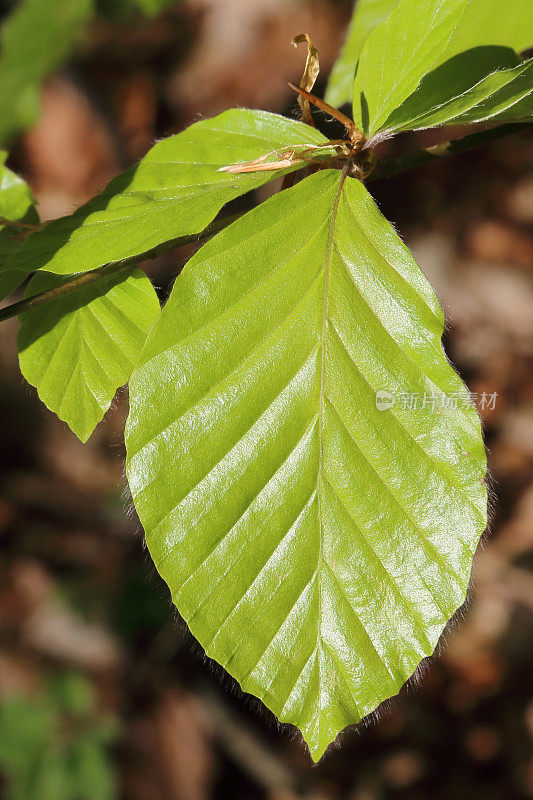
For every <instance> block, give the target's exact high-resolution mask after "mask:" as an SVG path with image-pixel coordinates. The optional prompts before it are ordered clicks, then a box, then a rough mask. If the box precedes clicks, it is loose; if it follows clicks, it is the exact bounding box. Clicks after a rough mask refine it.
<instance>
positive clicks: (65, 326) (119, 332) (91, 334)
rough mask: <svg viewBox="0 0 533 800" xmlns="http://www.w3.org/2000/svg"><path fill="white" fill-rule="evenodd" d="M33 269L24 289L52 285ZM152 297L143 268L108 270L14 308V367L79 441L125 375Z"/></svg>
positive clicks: (155, 305)
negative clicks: (60, 293) (18, 310)
mask: <svg viewBox="0 0 533 800" xmlns="http://www.w3.org/2000/svg"><path fill="white" fill-rule="evenodd" d="M63 281H64V278H60V277H59V276H57V275H51V274H50V273H46V272H38V273H37V274H36V275H35V276H34V277H33V278H32V280H31V281H30V283H29V285H28V292H27V294H28V295H33V294H37V293H38V292H43V291H46V290H48V289H52V288H54V287H55V286H58V285H59V284H61V283H62V282H63ZM158 316H159V301H158V299H157V295H156V293H155V291H154V288H153V286H152V284H151V283H150V281H149V280H148V278H147V277H146V275H144V274H143V273H142V272H141V271H140V270H138V269H135V270H134V271H133V272H132V273H131V274H130V275H127V276H125V275H124V274H122V275H119V276H116V275H115V276H113V277H110V278H108V279H106V280H103V281H101V282H100V283H97V284H92V285H90V286H86V287H85V288H83V289H80V290H79V291H77V292H73V293H72V294H68V295H65V296H64V297H62V298H59V299H56V300H53V301H50V302H49V303H46V304H45V305H43V306H40V307H38V308H34V309H30V310H28V311H26V312H24V314H21V316H20V331H19V336H18V341H17V344H18V351H19V361H20V369H21V371H22V374H23V375H24V377H25V378H26V380H27V381H29V383H31V384H32V385H33V386H35V387H36V389H37V392H38V394H39V397H40V398H41V400H42V401H43V403H45V405H47V406H48V408H49V409H50V410H51V411H55V413H56V414H57V415H58V417H59V418H60V419H62V420H64V422H66V423H67V424H68V425H69V426H70V427H71V428H72V430H73V431H74V433H75V434H76V436H78V438H79V439H81V441H82V442H85V441H86V440H87V439H88V438H89V436H90V435H91V433H92V432H93V430H94V428H95V427H96V425H97V424H98V423H99V422H100V420H101V419H102V417H103V416H104V414H105V412H106V411H107V409H108V408H109V406H110V404H111V401H112V400H113V397H114V395H115V392H116V390H117V388H118V387H119V386H123V385H124V384H125V383H127V382H128V380H129V377H130V375H131V372H132V370H133V368H134V366H135V364H136V363H137V360H138V357H139V354H140V352H141V350H142V347H143V344H144V342H145V339H146V336H147V334H148V331H149V330H150V328H151V327H152V325H153V324H154V322H155V321H156V319H157V317H158Z"/></svg>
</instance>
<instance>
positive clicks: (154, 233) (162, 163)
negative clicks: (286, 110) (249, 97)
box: [10, 109, 327, 274]
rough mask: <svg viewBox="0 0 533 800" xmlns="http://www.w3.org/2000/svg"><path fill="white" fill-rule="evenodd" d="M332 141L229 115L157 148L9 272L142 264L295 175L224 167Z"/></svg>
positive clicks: (53, 226)
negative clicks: (241, 199) (239, 202)
mask: <svg viewBox="0 0 533 800" xmlns="http://www.w3.org/2000/svg"><path fill="white" fill-rule="evenodd" d="M326 143H327V139H326V138H325V137H324V136H323V135H322V134H321V133H319V132H318V131H317V130H315V129H314V128H310V127H309V126H308V125H304V124H303V123H301V122H297V121H295V120H289V119H286V118H285V117H281V116H278V115H277V114H269V113H268V112H266V111H250V110H247V109H233V110H231V111H225V112H224V113H223V114H220V115H219V116H217V117H214V118H213V119H208V120H203V121H201V122H197V123H195V124H194V125H191V126H190V128H187V129H186V130H184V131H182V132H181V133H178V134H176V135H175V136H170V137H169V138H168V139H164V140H163V141H161V142H158V143H157V144H156V145H155V146H154V147H153V148H152V149H151V150H150V152H149V153H148V154H147V155H146V156H145V157H144V158H143V159H142V161H141V162H140V163H139V164H138V166H136V167H134V168H132V169H130V170H128V171H127V172H125V173H123V174H122V175H119V176H118V177H117V178H115V179H114V180H112V181H111V183H110V184H109V186H108V187H107V189H105V191H104V192H103V193H102V194H101V195H98V196H97V197H96V198H94V199H93V200H91V201H90V202H89V203H88V204H87V205H85V206H83V207H82V208H80V209H78V210H77V211H76V212H75V213H74V214H72V215H71V216H69V217H63V218H62V219H59V220H55V221H54V222H51V223H50V224H49V225H47V226H46V228H44V230H43V231H41V232H39V233H36V234H34V235H33V236H30V237H29V238H28V239H27V240H26V242H25V243H24V245H23V246H22V248H21V249H20V251H19V252H18V253H17V256H16V257H15V259H14V260H13V261H12V262H11V264H10V266H11V267H18V268H20V269H24V270H26V271H28V272H32V271H33V270H35V269H46V270H47V271H49V272H55V273H58V274H69V273H74V272H85V271H87V270H90V269H95V268H97V267H101V266H103V265H105V264H111V263H114V262H117V261H123V260H125V259H131V258H137V257H138V258H140V257H141V256H142V255H143V254H146V253H148V252H149V251H151V250H152V249H154V248H157V247H159V246H160V245H162V244H164V243H167V242H170V243H171V242H173V241H174V240H175V239H178V238H179V237H180V236H184V235H189V234H194V233H200V232H201V231H202V230H203V229H204V228H205V227H206V226H207V225H208V224H209V223H210V222H211V221H212V220H213V218H214V217H215V216H216V214H217V213H218V212H219V211H220V209H221V208H222V206H224V205H225V204H226V203H227V202H229V201H230V200H233V199H234V198H235V197H238V196H239V195H242V194H245V193H246V192H248V191H250V190H252V189H255V188H257V187H258V186H261V185H262V184H263V183H266V182H267V181H269V180H272V178H275V177H277V176H279V175H280V174H281V175H283V174H285V172H288V171H290V170H275V171H268V172H254V173H250V174H247V175H244V176H243V175H233V174H231V173H228V172H219V171H218V170H219V168H220V167H223V166H227V165H229V164H235V163H237V162H238V163H240V162H243V161H249V160H252V159H255V158H259V157H260V156H263V155H265V154H266V153H273V152H274V151H276V150H277V149H279V148H290V147H291V146H296V147H301V146H307V145H323V144H326ZM275 158H276V156H275V155H273V156H272V160H275Z"/></svg>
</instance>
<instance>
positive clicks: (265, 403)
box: [126, 170, 486, 759]
mask: <svg viewBox="0 0 533 800" xmlns="http://www.w3.org/2000/svg"><path fill="white" fill-rule="evenodd" d="M442 331H443V315H442V312H441V309H440V307H439V305H438V302H437V300H436V298H435V296H434V294H433V292H432V290H431V288H430V287H429V285H428V283H427V281H426V280H425V278H424V276H423V275H422V274H421V272H420V270H419V269H418V267H417V265H416V263H415V262H414V260H413V258H412V257H411V255H410V254H409V252H408V250H407V249H406V247H405V246H404V245H403V244H402V242H401V241H400V239H399V238H398V236H397V235H396V233H395V232H394V230H393V228H392V227H391V225H390V224H389V223H388V222H387V221H386V220H385V219H384V218H383V217H382V216H381V214H380V213H379V211H378V209H377V208H376V205H375V204H374V202H373V200H372V198H371V197H370V195H369V194H368V192H367V190H366V189H365V187H364V186H363V184H362V183H360V182H359V181H357V180H356V179H354V178H350V177H348V178H345V177H344V176H343V175H342V174H341V173H340V172H339V171H334V170H323V171H321V172H319V173H316V174H314V175H311V176H310V177H308V178H306V179H305V180H304V181H302V182H301V183H299V184H298V185H297V186H296V187H294V188H292V189H289V190H286V191H284V192H282V193H280V194H277V195H275V196H274V197H272V198H271V199H269V200H267V201H266V202H265V203H263V204H262V205H261V206H259V207H258V208H256V209H255V210H253V211H251V212H249V213H248V214H246V215H245V216H244V217H243V218H241V219H240V220H238V221H237V222H235V223H234V224H233V225H231V226H230V227H229V228H227V229H226V230H224V231H223V232H222V233H220V234H218V235H217V236H216V237H214V238H213V239H212V240H211V241H210V242H209V243H208V244H206V245H205V246H204V247H203V248H202V249H201V250H200V251H199V252H198V253H197V254H196V255H195V256H194V257H193V258H192V259H191V261H190V262H189V263H188V264H187V266H186V267H185V269H184V271H183V273H182V275H181V276H180V277H179V278H178V280H177V282H176V285H175V287H174V289H173V292H172V294H171V297H170V299H169V301H168V303H167V305H166V306H165V308H164V310H163V313H162V316H161V318H160V320H159V321H158V323H157V325H156V326H154V328H153V329H152V331H151V333H150V336H149V337H148V340H147V343H146V346H145V349H144V351H143V354H142V356H141V359H140V362H139V366H138V367H137V368H136V370H135V371H134V373H133V376H132V379H131V384H130V403H131V410H130V416H129V419H128V422H127V431H126V441H127V454H128V455H127V473H128V478H129V482H130V487H131V491H132V495H133V500H134V503H135V506H136V508H137V511H138V513H139V516H140V519H141V521H142V523H143V525H144V529H145V532H146V540H147V544H148V547H149V550H150V552H151V554H152V557H153V559H154V561H155V564H156V566H157V569H158V570H159V572H160V573H161V575H162V576H163V578H164V579H165V580H166V582H167V583H168V585H169V587H170V591H171V593H172V598H173V601H174V603H175V604H176V605H177V607H178V609H179V611H180V613H181V614H182V615H183V617H184V619H185V620H186V621H187V623H188V625H189V627H190V629H191V631H192V633H193V634H194V635H195V636H196V637H197V638H198V640H199V642H200V643H201V645H202V646H203V647H204V648H205V650H206V652H207V654H208V655H209V656H210V657H212V658H214V659H216V660H217V661H218V662H219V663H220V664H222V665H223V666H224V667H225V668H226V669H227V670H228V671H229V672H230V673H231V674H232V675H234V676H235V678H236V679H237V680H238V681H239V683H240V684H241V686H242V687H243V689H244V690H245V691H247V692H251V693H253V694H255V695H257V696H258V697H260V698H261V699H262V700H263V702H264V703H265V704H266V705H267V706H268V708H270V709H271V710H272V711H273V712H274V713H275V714H276V715H277V716H278V717H279V719H280V720H283V721H287V722H291V723H293V724H294V725H297V726H298V727H299V728H300V730H301V731H302V733H303V736H304V738H305V740H306V742H307V743H308V745H309V749H310V751H311V755H312V756H313V758H314V759H318V758H319V757H320V756H321V755H322V753H323V752H324V750H325V748H326V747H327V745H328V743H329V742H331V741H332V740H333V739H334V738H335V737H336V735H337V734H338V732H339V731H340V730H342V729H343V728H344V727H345V726H346V725H349V724H351V723H355V722H358V721H359V720H360V719H361V718H362V717H364V716H365V715H366V714H369V713H370V712H371V711H372V710H373V709H374V708H376V706H377V705H378V704H379V703H380V702H381V701H383V700H385V699H386V698H388V697H391V696H392V695H395V694H396V693H397V692H398V690H399V689H400V687H401V686H402V684H403V683H404V681H406V680H407V679H408V678H409V676H410V675H411V674H412V673H413V670H414V669H415V668H416V666H417V664H418V663H419V662H420V660H421V659H422V658H424V657H425V656H429V655H430V654H431V653H432V652H433V650H434V648H435V645H436V643H437V641H438V639H439V636H440V634H441V633H442V630H443V628H444V626H445V625H446V622H447V620H448V619H449V618H450V616H451V615H452V614H453V613H454V611H455V610H456V609H457V608H458V607H459V606H460V605H461V604H462V603H463V601H464V599H465V593H466V590H467V586H468V582H469V575H470V569H471V564H472V558H473V555H474V552H475V549H476V546H477V544H478V541H479V538H480V535H481V533H482V531H483V529H484V528H485V523H486V490H485V486H484V475H485V454H484V448H483V442H482V437H481V430H480V423H479V419H478V417H477V414H476V412H475V410H474V408H473V407H472V406H471V404H470V402H469V400H468V394H467V392H466V390H465V387H464V385H463V384H462V382H461V380H460V379H459V377H458V376H457V375H456V373H455V372H454V371H453V369H452V367H451V366H450V365H449V363H448V361H447V360H446V357H445V355H444V353H443V350H442V347H441V335H442ZM383 393H385V395H383ZM383 396H385V398H389V399H390V400H391V401H393V400H394V399H395V398H396V402H395V403H393V402H390V403H389V407H388V409H386V410H380V408H381V406H382V405H383V403H381V402H377V398H378V401H379V400H380V398H382V397H383ZM405 398H407V401H408V402H403V400H404V399H405ZM412 398H415V399H416V398H418V400H419V402H418V403H417V405H418V408H416V409H415V408H412V407H411V406H412V405H413V403H412V402H411V401H412ZM458 398H459V399H460V400H461V402H458ZM378 406H379V407H378Z"/></svg>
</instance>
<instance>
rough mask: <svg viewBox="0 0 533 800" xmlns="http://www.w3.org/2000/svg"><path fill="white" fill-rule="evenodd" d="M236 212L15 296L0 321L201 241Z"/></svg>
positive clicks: (238, 215)
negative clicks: (197, 229)
mask: <svg viewBox="0 0 533 800" xmlns="http://www.w3.org/2000/svg"><path fill="white" fill-rule="evenodd" d="M240 216H242V215H241V214H229V215H228V216H226V217H221V218H220V219H219V220H215V221H214V222H212V223H211V225H209V226H208V227H207V228H206V229H205V230H204V231H202V232H201V233H199V234H198V233H195V234H192V235H190V236H180V237H179V238H177V239H173V240H172V241H169V242H164V243H163V244H161V245H159V246H158V247H154V248H153V250H148V251H146V252H145V253H141V254H140V255H138V256H132V258H128V259H124V261H119V262H117V263H114V264H107V265H106V266H104V267H98V268H97V269H91V270H89V271H88V272H84V273H82V274H81V275H76V277H74V278H72V280H70V281H66V282H65V283H62V284H61V285H60V286H56V287H54V288H53V289H48V290H47V291H45V292H39V294H36V295H33V296H32V297H25V298H24V300H19V302H18V303H11V305H9V306H6V307H5V308H0V322H4V320H6V319H11V317H16V316H17V314H20V313H22V312H23V311H28V310H29V309H30V308H39V306H42V305H44V304H45V303H49V302H50V301H51V300H57V299H58V298H59V297H64V296H65V295H67V294H71V293H72V292H76V291H78V289H83V288H84V287H85V286H90V284H92V283H97V282H98V281H101V280H104V279H105V278H108V277H109V276H110V275H118V274H119V273H121V272H126V271H133V269H134V267H135V265H136V264H138V263H139V261H144V260H145V259H150V258H155V257H156V256H158V255H160V254H161V253H163V252H166V251H167V250H172V249H174V248H176V247H182V246H183V245H185V244H191V243H193V242H199V241H203V240H204V239H207V238H208V237H209V236H213V235H214V234H215V233H218V232H219V231H221V230H222V229H223V228H226V227H227V226H228V225H230V224H231V223H232V222H234V221H235V220H236V219H238V218H239V217H240Z"/></svg>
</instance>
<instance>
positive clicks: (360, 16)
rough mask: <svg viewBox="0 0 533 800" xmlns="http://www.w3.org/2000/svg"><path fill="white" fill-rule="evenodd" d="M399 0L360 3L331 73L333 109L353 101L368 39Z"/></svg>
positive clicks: (329, 100) (328, 94) (328, 99)
mask: <svg viewBox="0 0 533 800" xmlns="http://www.w3.org/2000/svg"><path fill="white" fill-rule="evenodd" d="M397 2H398V0H357V2H356V3H355V8H354V12H353V15H352V19H351V21H350V27H349V28H348V33H347V34H346V41H345V42H344V46H343V48H342V50H341V54H340V56H339V58H338V59H337V61H336V62H335V64H334V65H333V69H332V70H331V75H330V77H329V81H328V86H327V89H326V94H325V98H324V99H325V100H326V102H327V103H329V104H330V105H332V106H336V107H337V108H338V107H339V106H342V105H344V104H345V103H349V102H350V100H351V99H352V93H353V81H354V73H355V67H356V64H357V59H358V58H359V54H360V52H361V48H362V47H363V44H364V43H365V39H366V38H367V36H368V35H369V34H370V33H371V32H372V31H373V30H374V28H375V27H376V26H377V25H379V23H380V22H383V20H384V19H386V17H387V16H388V14H390V12H391V11H392V9H393V8H394V6H395V5H396V3H397Z"/></svg>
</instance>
